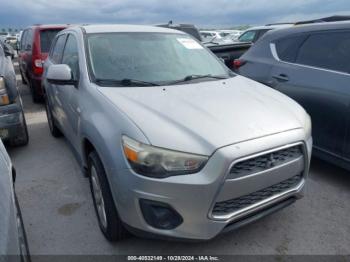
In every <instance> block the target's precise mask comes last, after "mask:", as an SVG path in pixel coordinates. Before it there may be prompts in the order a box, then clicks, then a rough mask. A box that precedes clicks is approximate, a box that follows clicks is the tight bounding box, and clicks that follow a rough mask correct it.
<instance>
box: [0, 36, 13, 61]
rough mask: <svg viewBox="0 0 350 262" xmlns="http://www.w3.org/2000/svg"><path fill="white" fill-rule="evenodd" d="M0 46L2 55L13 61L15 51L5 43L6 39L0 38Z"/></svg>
mask: <svg viewBox="0 0 350 262" xmlns="http://www.w3.org/2000/svg"><path fill="white" fill-rule="evenodd" d="M0 46H1V47H2V49H3V51H4V53H5V54H6V56H7V57H8V56H9V57H11V59H14V57H15V50H14V49H13V48H12V46H11V45H9V44H8V43H6V37H0Z"/></svg>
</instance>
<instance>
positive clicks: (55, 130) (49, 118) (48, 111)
mask: <svg viewBox="0 0 350 262" xmlns="http://www.w3.org/2000/svg"><path fill="white" fill-rule="evenodd" d="M45 110H46V116H47V122H48V124H49V129H50V133H51V135H52V136H53V137H60V136H62V133H61V131H60V130H59V129H58V127H57V126H56V123H55V119H54V117H53V115H52V111H51V108H50V105H49V101H48V100H47V98H46V99H45Z"/></svg>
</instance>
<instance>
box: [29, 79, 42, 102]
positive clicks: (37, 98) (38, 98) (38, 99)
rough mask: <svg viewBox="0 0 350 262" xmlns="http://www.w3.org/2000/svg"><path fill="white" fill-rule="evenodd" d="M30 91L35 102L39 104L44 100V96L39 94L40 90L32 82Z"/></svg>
mask: <svg viewBox="0 0 350 262" xmlns="http://www.w3.org/2000/svg"><path fill="white" fill-rule="evenodd" d="M29 87H30V93H31V94H32V100H33V103H35V104H38V103H41V102H42V100H43V99H42V97H41V96H40V95H39V94H38V91H37V90H36V89H35V87H34V86H33V84H32V82H29Z"/></svg>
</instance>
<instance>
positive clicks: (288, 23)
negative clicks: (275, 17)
mask: <svg viewBox="0 0 350 262" xmlns="http://www.w3.org/2000/svg"><path fill="white" fill-rule="evenodd" d="M294 24H295V23H292V22H284V23H271V24H266V25H265V26H271V25H294Z"/></svg>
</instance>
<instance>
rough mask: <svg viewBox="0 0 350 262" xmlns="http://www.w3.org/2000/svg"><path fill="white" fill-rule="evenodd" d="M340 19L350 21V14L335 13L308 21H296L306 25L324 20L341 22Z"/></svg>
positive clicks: (298, 23)
mask: <svg viewBox="0 0 350 262" xmlns="http://www.w3.org/2000/svg"><path fill="white" fill-rule="evenodd" d="M340 21H350V16H346V15H333V16H329V17H324V18H319V19H314V20H307V21H299V22H296V23H295V24H296V25H305V24H314V23H324V22H340Z"/></svg>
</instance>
